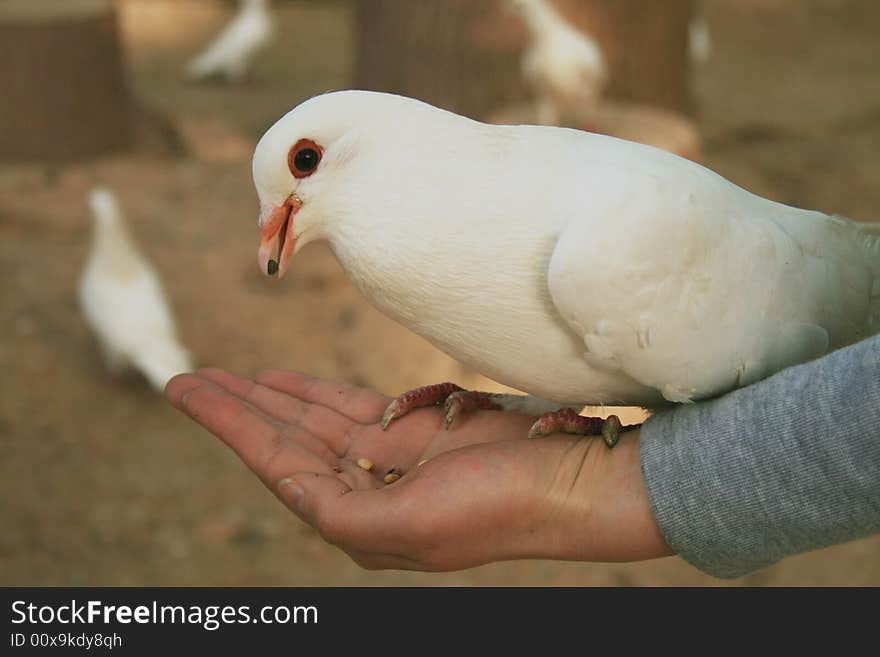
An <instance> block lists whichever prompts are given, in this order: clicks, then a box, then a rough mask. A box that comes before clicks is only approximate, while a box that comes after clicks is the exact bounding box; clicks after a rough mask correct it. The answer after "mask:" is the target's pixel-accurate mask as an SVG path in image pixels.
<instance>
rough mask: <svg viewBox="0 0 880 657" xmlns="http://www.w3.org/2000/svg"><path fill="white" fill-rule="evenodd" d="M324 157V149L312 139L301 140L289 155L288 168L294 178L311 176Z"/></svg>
mask: <svg viewBox="0 0 880 657" xmlns="http://www.w3.org/2000/svg"><path fill="white" fill-rule="evenodd" d="M323 155H324V149H323V148H321V147H320V146H318V144H316V143H315V142H313V141H312V140H311V139H300V140H299V141H298V142H296V143H295V144H294V145H293V147H292V148H291V149H290V152H289V153H288V154H287V168H288V169H290V173H292V174H293V177H294V178H305V177H307V176H311V175H312V174H313V173H314V172H315V169H317V168H318V164H319V163H320V162H321V157H322V156H323Z"/></svg>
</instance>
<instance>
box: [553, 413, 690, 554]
mask: <svg viewBox="0 0 880 657" xmlns="http://www.w3.org/2000/svg"><path fill="white" fill-rule="evenodd" d="M639 438H640V435H639V431H638V430H636V431H631V432H627V433H626V434H624V435H622V436H621V438H620V442H619V443H618V444H617V445H616V446H615V447H614V449H608V448H607V447H606V446H605V445H604V443H603V442H602V440H601V439H599V438H586V439H585V438H580V439H575V440H580V441H583V442H584V443H585V444H578V445H573V446H572V448H571V449H570V450H568V452H569V453H570V454H572V455H573V456H575V458H577V459H579V460H580V463H579V464H578V466H577V469H576V471H575V473H574V477H573V479H571V480H570V482H571V483H570V485H569V486H570V492H569V493H568V494H566V495H564V496H559V495H557V496H556V498H557V499H556V503H557V505H558V506H559V507H560V510H559V513H558V516H559V520H560V525H559V526H560V528H561V529H562V531H563V534H562V539H563V540H561V541H560V542H559V545H558V551H559V554H557V555H555V556H556V558H563V559H576V560H579V561H641V560H645V559H654V558H658V557H664V556H669V555H671V554H673V552H672V550H671V549H670V548H669V546H668V545H667V543H666V541H665V539H664V538H663V534H662V533H661V531H660V527H659V525H658V524H657V521H656V519H655V518H654V514H653V512H652V510H651V505H650V502H649V500H648V495H647V491H646V489H645V483H644V480H643V478H642V471H641V462H640V454H639ZM581 450H582V451H581ZM578 451H580V454H576V452H578Z"/></svg>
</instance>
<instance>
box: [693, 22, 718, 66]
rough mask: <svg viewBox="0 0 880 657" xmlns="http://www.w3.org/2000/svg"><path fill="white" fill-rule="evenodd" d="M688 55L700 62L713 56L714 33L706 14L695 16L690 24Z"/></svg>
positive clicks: (702, 62)
mask: <svg viewBox="0 0 880 657" xmlns="http://www.w3.org/2000/svg"><path fill="white" fill-rule="evenodd" d="M688 56H689V57H690V58H691V60H693V61H695V62H697V63H698V64H705V63H706V62H707V61H709V59H710V58H711V57H712V34H711V32H709V23H707V22H706V18H705V17H704V16H694V17H693V18H692V19H691V21H690V23H689V24H688Z"/></svg>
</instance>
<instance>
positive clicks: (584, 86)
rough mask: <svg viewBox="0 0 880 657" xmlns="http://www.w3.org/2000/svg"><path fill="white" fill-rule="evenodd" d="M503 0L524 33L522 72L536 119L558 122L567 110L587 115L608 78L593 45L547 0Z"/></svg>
mask: <svg viewBox="0 0 880 657" xmlns="http://www.w3.org/2000/svg"><path fill="white" fill-rule="evenodd" d="M508 4H509V5H510V6H511V7H512V8H513V9H514V10H515V11H516V12H517V13H518V14H519V15H520V16H521V17H522V19H523V22H524V23H525V25H526V28H527V29H528V32H529V42H528V46H527V47H526V51H525V53H524V55H523V59H522V74H523V78H524V79H525V81H526V83H527V84H528V85H529V87H530V88H531V90H532V93H533V94H534V96H535V111H536V115H537V121H538V123H540V124H542V125H557V124H558V123H559V122H560V121H561V120H562V118H563V116H564V115H565V114H566V112H571V113H574V114H576V115H577V116H583V117H587V118H588V119H589V118H590V117H592V116H593V115H594V114H595V111H596V108H597V107H598V105H599V102H600V100H601V97H602V91H603V89H604V88H605V84H606V82H607V80H608V73H607V70H606V64H605V58H604V57H603V56H602V51H601V49H600V48H599V46H598V44H597V43H596V42H595V40H593V39H592V38H590V37H589V36H587V35H586V34H584V33H583V32H580V31H579V30H578V29H577V28H575V27H574V26H573V25H571V24H570V23H569V22H568V21H566V20H565V18H563V17H562V16H561V15H560V14H559V12H558V11H556V9H555V8H554V7H553V5H552V3H551V2H549V0H508Z"/></svg>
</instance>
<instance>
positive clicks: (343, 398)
mask: <svg viewBox="0 0 880 657" xmlns="http://www.w3.org/2000/svg"><path fill="white" fill-rule="evenodd" d="M256 381H257V383H260V384H262V385H264V386H266V387H268V388H272V389H274V390H277V391H279V392H283V393H286V394H288V395H293V396H294V397H297V398H298V399H301V400H303V401H307V402H311V403H313V404H320V405H321V406H326V407H327V408H330V409H332V410H334V411H336V412H338V413H341V414H343V415H345V416H347V417H349V418H350V419H352V420H354V421H355V422H360V423H362V424H371V423H373V422H378V421H379V418H380V417H381V415H382V412H383V411H384V410H385V407H386V406H387V405H388V402H389V400H388V398H387V397H385V396H384V395H381V394H379V393H378V392H376V391H374V390H368V389H366V388H358V387H355V386H350V385H347V384H344V383H336V382H333V381H324V380H322V379H316V378H313V377H310V376H306V375H305V374H299V373H297V372H285V371H282V370H266V371H263V372H260V373H259V374H258V375H257V377H256Z"/></svg>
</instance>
